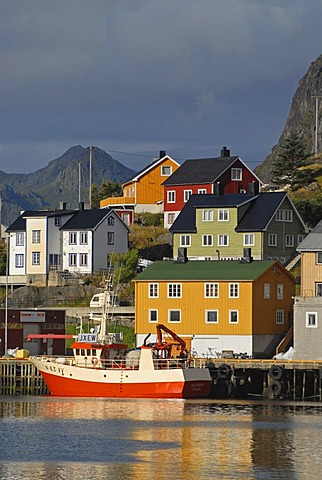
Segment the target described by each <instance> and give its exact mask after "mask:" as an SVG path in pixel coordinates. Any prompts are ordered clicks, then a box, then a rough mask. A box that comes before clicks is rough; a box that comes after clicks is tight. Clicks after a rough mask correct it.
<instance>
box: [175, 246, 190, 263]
mask: <svg viewBox="0 0 322 480" xmlns="http://www.w3.org/2000/svg"><path fill="white" fill-rule="evenodd" d="M187 261H188V257H187V248H186V247H180V248H178V256H177V260H176V263H187Z"/></svg>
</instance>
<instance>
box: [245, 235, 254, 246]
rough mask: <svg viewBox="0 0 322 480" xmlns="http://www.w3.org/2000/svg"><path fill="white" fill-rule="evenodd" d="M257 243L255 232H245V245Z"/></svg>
mask: <svg viewBox="0 0 322 480" xmlns="http://www.w3.org/2000/svg"><path fill="white" fill-rule="evenodd" d="M252 245H255V235H254V234H253V233H245V235H244V246H245V247H247V246H248V247H249V246H252Z"/></svg>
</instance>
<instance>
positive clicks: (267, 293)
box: [264, 283, 271, 300]
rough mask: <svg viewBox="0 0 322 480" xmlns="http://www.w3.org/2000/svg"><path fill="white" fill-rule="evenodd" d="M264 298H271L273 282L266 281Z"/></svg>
mask: <svg viewBox="0 0 322 480" xmlns="http://www.w3.org/2000/svg"><path fill="white" fill-rule="evenodd" d="M264 298H265V300H269V299H270V298H271V284H270V283H264Z"/></svg>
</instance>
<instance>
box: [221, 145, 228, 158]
mask: <svg viewBox="0 0 322 480" xmlns="http://www.w3.org/2000/svg"><path fill="white" fill-rule="evenodd" d="M220 156H221V157H230V150H228V148H227V147H222V149H221V150H220Z"/></svg>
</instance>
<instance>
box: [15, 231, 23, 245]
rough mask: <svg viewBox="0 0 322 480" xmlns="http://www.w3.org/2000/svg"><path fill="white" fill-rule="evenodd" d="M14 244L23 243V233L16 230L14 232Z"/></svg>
mask: <svg viewBox="0 0 322 480" xmlns="http://www.w3.org/2000/svg"><path fill="white" fill-rule="evenodd" d="M16 245H18V246H19V245H20V246H23V245H24V233H22V232H18V233H16Z"/></svg>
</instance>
